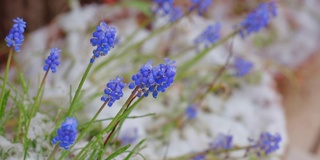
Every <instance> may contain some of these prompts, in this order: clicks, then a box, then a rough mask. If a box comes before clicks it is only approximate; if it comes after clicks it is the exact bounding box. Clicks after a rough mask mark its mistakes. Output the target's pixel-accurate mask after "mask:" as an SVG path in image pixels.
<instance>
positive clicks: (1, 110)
mask: <svg viewBox="0 0 320 160" xmlns="http://www.w3.org/2000/svg"><path fill="white" fill-rule="evenodd" d="M12 54H13V49H12V48H11V49H10V51H9V56H8V59H7V65H6V70H5V73H4V78H3V84H2V88H1V96H0V117H1V119H0V120H1V123H2V122H3V121H2V118H4V111H5V109H6V105H5V104H2V103H3V100H4V95H5V92H6V85H7V80H8V74H9V69H10V64H11V59H12ZM1 127H4V124H1ZM1 134H2V133H1Z"/></svg>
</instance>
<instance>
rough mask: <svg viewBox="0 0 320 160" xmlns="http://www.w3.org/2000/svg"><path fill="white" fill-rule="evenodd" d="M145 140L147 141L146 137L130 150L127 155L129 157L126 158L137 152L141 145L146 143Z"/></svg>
mask: <svg viewBox="0 0 320 160" xmlns="http://www.w3.org/2000/svg"><path fill="white" fill-rule="evenodd" d="M144 141H146V139H143V140H141V141H140V142H139V143H138V144H137V145H136V146H134V148H133V150H132V151H130V153H129V154H128V155H127V157H126V158H125V160H129V159H130V157H131V156H132V155H133V154H134V153H136V152H137V150H138V149H139V148H140V146H141V145H142V144H143V143H144Z"/></svg>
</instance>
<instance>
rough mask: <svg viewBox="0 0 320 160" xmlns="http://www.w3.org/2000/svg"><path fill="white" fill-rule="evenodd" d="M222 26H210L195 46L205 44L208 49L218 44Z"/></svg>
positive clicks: (196, 41) (198, 38)
mask: <svg viewBox="0 0 320 160" xmlns="http://www.w3.org/2000/svg"><path fill="white" fill-rule="evenodd" d="M220 28H221V26H220V24H219V23H216V24H215V25H209V26H208V27H207V28H206V29H205V30H204V31H203V32H202V33H201V34H200V35H199V36H198V37H197V38H196V39H195V41H194V42H195V44H200V43H202V44H204V45H205V47H208V46H210V45H212V44H214V43H216V42H217V41H218V40H219V39H220V37H221V33H220Z"/></svg>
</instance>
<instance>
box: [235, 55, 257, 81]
mask: <svg viewBox="0 0 320 160" xmlns="http://www.w3.org/2000/svg"><path fill="white" fill-rule="evenodd" d="M233 67H234V68H235V69H236V73H235V76H237V77H243V76H245V75H247V74H248V73H249V72H250V71H251V69H252V67H253V64H252V62H250V61H247V60H245V59H243V58H240V57H236V58H235V62H234V65H233Z"/></svg>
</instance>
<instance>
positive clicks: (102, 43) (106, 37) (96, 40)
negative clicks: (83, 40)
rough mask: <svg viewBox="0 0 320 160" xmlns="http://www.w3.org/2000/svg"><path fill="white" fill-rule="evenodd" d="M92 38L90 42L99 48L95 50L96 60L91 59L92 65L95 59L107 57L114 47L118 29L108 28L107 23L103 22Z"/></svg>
mask: <svg viewBox="0 0 320 160" xmlns="http://www.w3.org/2000/svg"><path fill="white" fill-rule="evenodd" d="M92 36H93V37H92V38H91V39H90V42H91V44H92V46H97V48H96V49H94V50H93V55H94V58H91V60H90V63H93V62H94V59H95V58H99V56H105V55H107V54H108V52H109V50H110V49H111V48H113V47H114V43H115V40H116V37H115V36H116V28H114V27H111V26H108V25H107V23H106V22H101V23H100V25H99V26H97V28H96V31H95V32H93V34H92Z"/></svg>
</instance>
